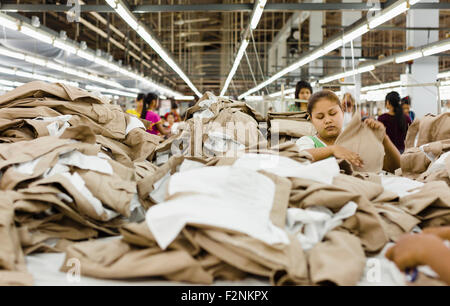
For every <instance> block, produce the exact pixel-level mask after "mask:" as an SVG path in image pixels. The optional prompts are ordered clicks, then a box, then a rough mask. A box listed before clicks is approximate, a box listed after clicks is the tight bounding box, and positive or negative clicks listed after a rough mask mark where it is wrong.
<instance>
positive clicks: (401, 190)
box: [381, 175, 424, 198]
mask: <svg viewBox="0 0 450 306" xmlns="http://www.w3.org/2000/svg"><path fill="white" fill-rule="evenodd" d="M381 185H383V188H384V189H385V190H388V191H391V192H393V193H395V194H397V195H398V196H399V197H400V198H401V197H404V196H407V195H410V194H413V193H416V192H419V190H418V189H417V188H420V187H422V186H423V185H424V184H423V183H422V182H418V181H414V180H411V179H409V178H406V177H400V176H385V175H381Z"/></svg>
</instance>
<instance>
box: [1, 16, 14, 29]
mask: <svg viewBox="0 0 450 306" xmlns="http://www.w3.org/2000/svg"><path fill="white" fill-rule="evenodd" d="M0 26H3V27H7V28H8V29H11V30H17V29H18V24H17V21H16V20H15V19H14V18H11V17H9V16H8V15H6V14H2V13H0Z"/></svg>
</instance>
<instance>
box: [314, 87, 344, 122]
mask: <svg viewBox="0 0 450 306" xmlns="http://www.w3.org/2000/svg"><path fill="white" fill-rule="evenodd" d="M322 99H327V100H330V101H332V102H335V103H336V104H337V105H339V108H340V109H342V106H341V101H340V100H339V97H338V96H336V94H335V93H334V92H332V91H330V90H322V91H318V92H316V93H315V94H313V95H312V96H311V97H310V98H309V100H308V109H307V111H308V114H309V115H310V116H311V114H312V110H313V108H314V106H315V105H316V103H317V102H319V100H322Z"/></svg>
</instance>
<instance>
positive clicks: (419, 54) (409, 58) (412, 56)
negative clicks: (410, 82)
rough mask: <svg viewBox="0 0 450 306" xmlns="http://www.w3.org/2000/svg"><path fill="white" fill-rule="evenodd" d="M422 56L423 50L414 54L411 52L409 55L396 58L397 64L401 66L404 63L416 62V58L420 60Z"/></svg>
mask: <svg viewBox="0 0 450 306" xmlns="http://www.w3.org/2000/svg"><path fill="white" fill-rule="evenodd" d="M422 56H423V54H422V51H421V50H419V51H414V52H411V53H409V54H405V55H402V56H398V57H396V58H395V62H396V63H397V64H399V63H403V62H407V61H412V60H414V59H416V58H419V57H422Z"/></svg>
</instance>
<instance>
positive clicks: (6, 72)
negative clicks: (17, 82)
mask: <svg viewBox="0 0 450 306" xmlns="http://www.w3.org/2000/svg"><path fill="white" fill-rule="evenodd" d="M0 73H4V74H10V75H15V74H16V71H15V70H13V69H9V68H4V67H0Z"/></svg>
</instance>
